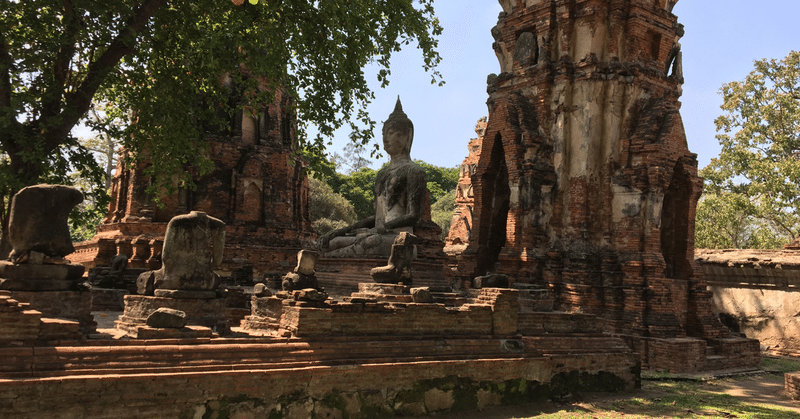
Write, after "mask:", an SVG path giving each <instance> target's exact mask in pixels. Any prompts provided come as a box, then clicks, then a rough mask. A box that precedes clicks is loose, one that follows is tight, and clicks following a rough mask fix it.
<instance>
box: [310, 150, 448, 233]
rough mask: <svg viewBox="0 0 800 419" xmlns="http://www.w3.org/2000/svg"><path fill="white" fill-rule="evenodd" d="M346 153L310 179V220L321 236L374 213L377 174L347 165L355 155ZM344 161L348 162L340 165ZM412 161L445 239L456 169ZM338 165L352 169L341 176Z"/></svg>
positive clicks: (356, 163) (358, 156) (373, 171)
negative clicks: (421, 172)
mask: <svg viewBox="0 0 800 419" xmlns="http://www.w3.org/2000/svg"><path fill="white" fill-rule="evenodd" d="M347 151H348V150H346V153H347ZM347 154H349V156H347V157H344V158H343V157H341V156H338V155H337V156H335V158H334V159H332V160H334V162H331V161H328V163H327V170H324V171H322V172H317V173H315V174H314V175H313V176H311V177H310V178H309V185H310V187H311V191H310V200H309V201H310V203H309V206H310V212H311V220H312V222H313V223H314V227H315V228H316V230H317V232H318V233H320V234H325V233H327V232H328V231H331V230H334V229H337V228H341V227H344V226H347V225H350V224H352V223H354V222H356V221H358V220H361V219H364V218H367V217H369V216H371V215H373V214H374V213H375V192H374V187H375V179H376V177H377V175H378V171H377V170H373V169H372V168H370V167H366V166H365V165H363V164H358V163H359V162H355V164H350V163H354V162H353V161H352V160H353V156H354V154H352V152H350V153H347ZM348 157H349V158H348ZM336 158H338V160H336ZM355 158H356V159H363V157H362V156H361V155H355ZM345 161H350V163H346V164H343V163H345ZM359 161H361V160H359ZM415 162H416V163H417V164H419V165H420V166H421V167H422V168H423V169H424V170H425V179H426V181H427V183H428V191H429V193H430V202H431V218H432V219H433V221H434V222H436V223H437V224H438V225H439V226H440V227H441V228H442V230H443V237H444V236H446V235H447V231H448V230H449V229H450V219H451V217H452V215H453V209H454V207H455V189H456V185H458V176H459V169H458V168H446V167H439V166H434V165H432V164H428V163H425V162H423V161H421V160H415ZM337 166H338V168H339V169H340V170H341V169H342V168H351V170H349V171H348V173H340V172H338V171H336V170H335V169H336V168H337ZM352 168H355V169H354V170H353V169H352Z"/></svg>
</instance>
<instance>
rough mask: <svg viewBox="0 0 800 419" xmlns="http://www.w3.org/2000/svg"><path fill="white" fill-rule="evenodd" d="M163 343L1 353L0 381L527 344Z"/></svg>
mask: <svg viewBox="0 0 800 419" xmlns="http://www.w3.org/2000/svg"><path fill="white" fill-rule="evenodd" d="M275 341H276V340H275V339H263V338H242V339H213V341H212V339H207V338H199V339H180V340H178V339H173V340H169V339H160V340H144V341H141V340H138V341H114V340H105V341H93V342H89V343H87V344H85V345H76V346H47V347H38V346H37V347H8V348H0V378H24V377H45V376H67V375H70V376H74V375H105V374H115V375H126V374H158V373H180V372H198V371H235V370H272V369H282V368H299V367H308V366H319V365H328V366H330V365H353V364H376V363H396V362H421V361H433V360H438V361H454V360H456V361H459V360H460V361H466V360H470V359H486V358H518V357H520V356H521V355H522V354H521V352H522V347H523V345H522V342H521V341H517V342H518V343H516V344H513V345H508V344H506V341H507V340H504V339H493V338H482V337H475V338H463V339H446V338H442V337H438V336H427V337H426V336H417V337H414V338H409V339H402V340H399V339H397V338H385V339H381V338H375V337H372V338H368V339H353V338H349V339H337V338H327V339H321V340H305V339H304V340H300V339H280V341H279V342H275Z"/></svg>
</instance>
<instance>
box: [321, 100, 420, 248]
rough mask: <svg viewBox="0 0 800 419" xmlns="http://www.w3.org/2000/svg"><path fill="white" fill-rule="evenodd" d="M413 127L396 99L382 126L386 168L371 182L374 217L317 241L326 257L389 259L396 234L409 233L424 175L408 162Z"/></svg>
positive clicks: (416, 215) (417, 215)
mask: <svg viewBox="0 0 800 419" xmlns="http://www.w3.org/2000/svg"><path fill="white" fill-rule="evenodd" d="M413 139H414V124H412V123H411V120H410V119H408V116H406V114H405V112H403V106H402V104H401V103H400V98H399V97H398V98H397V104H396V105H395V109H394V112H392V113H391V114H390V115H389V118H388V119H387V120H386V122H384V124H383V149H384V150H385V151H386V153H387V154H388V155H389V158H390V160H389V164H387V165H385V166H384V167H383V168H382V169H381V170H380V171H379V172H378V176H377V179H376V181H375V215H373V216H371V217H369V218H366V219H363V220H360V221H357V222H356V223H354V224H352V225H349V226H347V227H344V228H340V229H336V230H333V231H331V232H329V233H327V234H325V235H324V236H322V237H321V238H320V240H319V247H320V250H321V251H322V252H323V253H324V256H327V257H358V256H389V254H390V253H391V251H392V243H394V240H395V238H396V237H397V235H398V234H400V232H403V231H405V232H408V233H413V229H414V225H416V224H417V223H418V222H419V221H420V218H421V217H422V212H423V202H424V200H425V192H426V190H427V189H426V183H425V171H424V170H423V169H422V168H421V167H420V166H419V165H418V164H416V163H414V161H412V160H411V143H412V141H413Z"/></svg>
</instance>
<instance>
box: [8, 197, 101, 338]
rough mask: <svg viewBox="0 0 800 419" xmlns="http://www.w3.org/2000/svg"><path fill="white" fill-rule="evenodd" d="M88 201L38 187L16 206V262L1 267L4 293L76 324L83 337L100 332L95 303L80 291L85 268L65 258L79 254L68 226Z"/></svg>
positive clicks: (12, 225)
mask: <svg viewBox="0 0 800 419" xmlns="http://www.w3.org/2000/svg"><path fill="white" fill-rule="evenodd" d="M82 200H83V195H82V194H81V193H80V191H78V190H77V189H74V188H70V187H68V186H62V185H36V186H29V187H27V188H24V189H22V190H21V191H19V192H17V194H16V195H14V197H13V199H12V200H11V216H10V218H9V232H8V240H9V242H10V243H11V246H12V251H11V255H10V256H11V261H2V262H0V289H3V290H11V291H14V298H15V299H17V300H18V301H20V302H24V303H27V304H29V307H30V308H31V309H34V310H36V311H39V312H41V314H42V316H44V317H59V318H64V319H69V320H75V321H77V322H78V323H79V326H78V327H79V329H80V332H81V333H84V334H88V333H93V332H94V331H95V328H96V327H97V323H95V321H94V318H93V316H92V314H91V309H92V297H91V294H90V293H89V292H85V289H82V288H83V287H81V289H79V284H80V283H81V282H82V276H83V271H84V267H83V266H82V265H73V264H70V263H69V261H67V260H66V259H64V256H66V255H68V254H70V253H72V252H73V251H74V249H73V247H72V241H71V240H70V235H69V226H68V224H67V221H68V217H69V212H70V210H72V208H73V207H74V206H75V205H77V204H79V203H80V202H81V201H82Z"/></svg>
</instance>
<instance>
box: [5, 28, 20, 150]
mask: <svg viewBox="0 0 800 419" xmlns="http://www.w3.org/2000/svg"><path fill="white" fill-rule="evenodd" d="M13 65H14V60H13V59H12V58H11V54H10V52H9V51H8V45H7V44H6V36H5V34H4V33H2V32H0V109H4V112H3V113H5V114H6V115H7V116H6V117H5V118H7V119H6V123H7V124H9V125H10V128H11V129H5V130H0V145H2V147H3V150H5V151H6V153H9V154H10V153H12V152H15V151H16V144H15V143H14V141H13V136H12V132H13V131H17V130H18V129H19V125H20V123H19V121H17V118H16V112H14V110H13V109H11V92H12V90H13V89H12V87H11V67H12V66H13Z"/></svg>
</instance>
